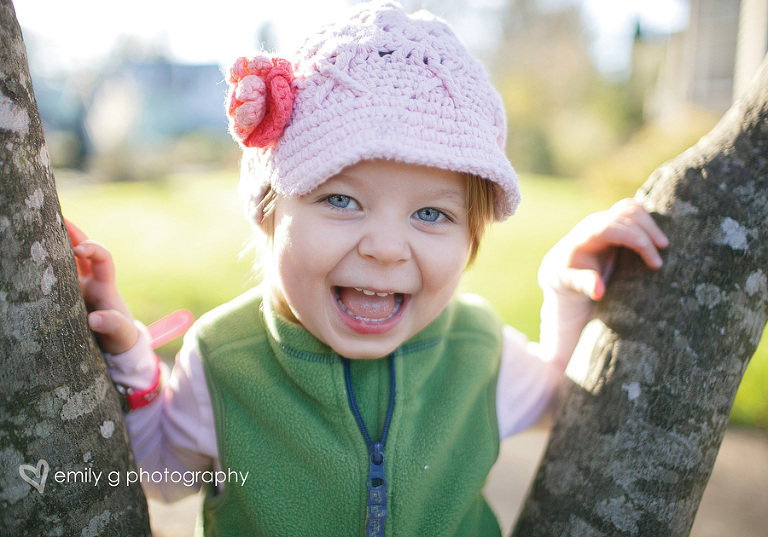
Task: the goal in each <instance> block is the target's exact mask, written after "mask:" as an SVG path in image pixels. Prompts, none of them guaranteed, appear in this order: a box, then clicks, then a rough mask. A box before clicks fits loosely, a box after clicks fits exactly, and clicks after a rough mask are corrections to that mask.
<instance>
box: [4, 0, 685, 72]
mask: <svg viewBox="0 0 768 537" xmlns="http://www.w3.org/2000/svg"><path fill="white" fill-rule="evenodd" d="M466 1H467V2H468V3H469V4H470V5H475V6H478V7H481V8H482V7H485V8H488V7H489V6H491V7H492V6H495V5H498V4H499V3H503V2H504V0H466ZM544 1H548V2H551V3H557V2H564V1H573V2H577V3H579V4H582V5H583V7H584V9H585V14H586V15H587V17H588V19H589V20H591V22H592V24H593V26H594V28H595V31H596V32H597V36H598V41H597V43H596V45H595V54H596V57H597V58H598V59H599V60H600V61H601V62H602V65H603V67H604V68H605V69H607V70H611V69H613V68H614V67H620V66H621V63H622V61H625V60H626V55H627V54H628V46H629V42H628V39H629V38H630V37H631V35H632V33H633V31H634V25H635V21H636V20H637V19H638V18H640V20H641V21H642V22H643V24H644V26H645V27H646V28H648V29H651V30H656V31H660V32H668V31H676V30H679V29H681V28H683V27H685V25H686V24H687V20H688V2H687V0H544ZM349 3H350V2H349V0H274V1H264V0H249V1H244V0H216V1H215V2H199V3H194V5H193V3H191V2H189V0H130V1H127V2H115V1H105V0H15V1H14V5H15V7H16V13H17V17H18V20H19V22H20V24H21V26H22V27H23V28H24V29H26V30H28V31H32V32H34V34H35V37H36V38H37V39H39V40H41V41H42V43H41V44H42V45H44V46H45V47H46V49H49V50H52V51H55V52H54V53H53V55H52V56H50V57H49V56H46V61H48V62H52V63H61V64H62V65H63V66H67V67H70V66H81V65H83V64H87V63H89V62H92V61H93V60H94V59H95V58H99V57H103V56H104V55H105V54H106V53H107V52H109V51H110V49H111V48H112V46H113V44H114V42H115V39H116V38H117V37H118V36H119V35H120V34H132V35H136V36H139V37H143V38H147V39H151V40H154V41H155V42H157V41H160V42H162V43H163V44H164V45H165V46H166V47H167V50H169V51H170V52H171V54H172V55H173V56H174V57H175V58H176V59H179V60H181V61H187V62H215V63H220V64H221V63H228V62H229V61H231V60H232V59H233V58H235V57H237V56H241V55H248V54H251V53H253V51H254V49H255V44H254V41H255V39H254V36H255V34H256V31H257V30H258V29H259V27H261V26H262V25H263V24H264V23H265V22H267V21H272V24H273V27H274V29H275V30H276V32H277V36H278V39H279V42H278V45H279V47H280V49H281V50H286V51H292V50H294V49H295V48H296V47H297V46H298V45H299V44H300V43H301V41H302V40H303V36H304V35H305V34H306V33H307V32H309V31H311V30H313V29H315V28H316V27H317V26H318V25H319V24H322V23H325V22H330V21H332V20H334V19H335V18H336V16H337V15H338V13H339V11H341V10H342V9H344V8H345V7H346V6H347V5H348V4H349ZM214 4H215V6H214ZM451 22H452V23H453V24H454V26H456V27H457V30H458V32H459V33H460V34H461V35H462V37H463V38H464V39H465V40H466V41H467V42H468V43H469V44H470V46H472V44H473V40H475V39H479V37H477V36H480V35H482V34H485V35H486V36H487V35H493V32H489V33H488V32H483V31H482V25H483V23H482V22H480V23H478V21H477V20H474V21H470V22H467V21H464V20H462V21H451ZM462 25H464V28H462ZM477 30H480V31H477ZM467 34H470V35H467ZM474 34H477V36H475V35H474ZM476 42H477V43H478V46H482V44H483V43H482V41H481V40H477V41H476Z"/></svg>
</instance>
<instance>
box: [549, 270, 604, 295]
mask: <svg viewBox="0 0 768 537" xmlns="http://www.w3.org/2000/svg"><path fill="white" fill-rule="evenodd" d="M560 285H561V286H562V287H563V288H565V289H569V290H571V291H574V292H576V293H581V294H583V295H586V296H588V297H589V298H591V299H592V300H600V299H601V298H603V296H604V295H605V282H604V281H603V278H602V277H601V276H600V274H599V273H598V272H597V271H594V270H591V269H566V270H564V271H563V272H562V273H561V274H560Z"/></svg>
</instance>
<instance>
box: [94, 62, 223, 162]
mask: <svg viewBox="0 0 768 537" xmlns="http://www.w3.org/2000/svg"><path fill="white" fill-rule="evenodd" d="M225 90H226V85H225V84H224V75H223V74H222V72H221V70H220V69H219V67H218V66H216V65H182V64H175V63H171V62H169V61H163V60H160V61H153V62H146V63H124V64H121V65H118V66H117V67H116V68H115V69H114V70H113V71H112V72H109V73H105V74H103V75H102V76H101V78H100V81H99V83H98V84H97V85H96V87H95V88H94V90H93V94H92V95H91V99H90V106H89V107H88V111H87V113H86V125H87V128H88V132H89V133H90V135H91V141H92V144H93V147H94V151H96V152H102V151H105V150H110V149H113V148H114V146H115V144H121V143H127V144H130V145H133V146H136V147H138V148H140V149H151V148H153V147H156V146H157V145H158V144H160V145H162V144H164V143H167V142H169V141H171V140H173V139H175V138H178V137H179V136H183V135H185V134H189V133H191V132H206V133H210V134H211V135H212V136H226V135H227V132H226V128H227V123H226V116H225V115H224V95H225Z"/></svg>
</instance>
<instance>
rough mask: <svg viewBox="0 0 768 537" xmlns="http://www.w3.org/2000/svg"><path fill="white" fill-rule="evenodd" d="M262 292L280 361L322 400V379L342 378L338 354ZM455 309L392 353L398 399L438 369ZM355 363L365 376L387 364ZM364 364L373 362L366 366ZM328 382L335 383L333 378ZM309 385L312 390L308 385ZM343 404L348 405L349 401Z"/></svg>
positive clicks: (265, 316)
mask: <svg viewBox="0 0 768 537" xmlns="http://www.w3.org/2000/svg"><path fill="white" fill-rule="evenodd" d="M263 293H264V295H263V296H264V298H263V302H262V315H263V322H264V326H265V327H266V329H267V333H268V334H269V339H270V344H271V346H272V348H273V350H274V352H275V355H276V357H277V358H278V361H279V362H280V363H281V365H282V366H283V368H284V369H285V370H286V372H287V373H288V374H289V375H290V376H291V377H292V378H293V379H294V380H295V381H296V382H297V383H299V384H301V385H302V387H303V388H304V389H305V390H307V391H309V392H310V393H312V394H313V395H314V396H315V397H319V396H320V395H321V394H319V393H315V392H316V389H315V388H316V386H317V384H318V383H320V384H323V383H324V382H323V381H322V379H321V377H323V376H324V375H330V376H332V377H334V378H337V381H338V377H339V376H340V375H343V372H342V365H341V359H340V356H339V354H338V353H336V352H335V351H334V350H333V349H332V348H331V347H329V346H328V345H326V344H325V343H323V342H321V341H320V340H318V339H317V338H316V337H315V336H313V335H312V334H311V333H310V332H309V331H308V330H307V329H306V328H304V327H303V326H302V325H300V324H298V323H295V322H292V321H290V320H288V319H286V318H285V317H284V316H282V315H280V314H279V313H278V312H277V311H276V308H275V306H274V303H273V300H272V297H271V294H270V291H269V289H268V288H267V286H264V289H263ZM453 309H454V304H453V302H451V303H450V304H449V306H448V307H447V308H446V309H445V310H444V311H443V312H442V313H441V314H440V315H439V316H438V317H437V318H436V319H435V320H434V321H432V323H430V324H429V325H428V326H427V327H426V328H424V329H423V330H422V331H421V332H419V333H418V334H416V335H415V336H413V337H412V338H410V339H409V340H407V341H405V342H404V343H403V344H402V345H400V347H398V348H397V349H395V351H394V353H393V354H394V356H395V372H396V373H395V374H396V375H397V384H398V389H397V391H398V399H400V398H401V397H403V398H407V397H409V396H410V395H412V394H414V393H417V392H418V391H419V389H420V388H421V386H422V385H423V384H424V383H425V382H426V381H427V380H428V379H429V377H430V375H431V373H432V371H433V370H434V369H435V368H436V367H437V366H438V363H439V360H440V356H441V355H442V354H443V351H444V347H445V338H446V333H447V331H448V329H449V327H450V324H451V321H452V318H453ZM354 362H355V365H356V370H357V369H359V370H361V371H362V372H363V374H365V371H367V370H371V371H373V370H377V371H379V370H380V371H384V370H385V369H386V367H383V366H385V365H386V363H385V362H386V361H385V360H380V359H379V360H354ZM364 362H370V363H369V364H364ZM374 362H381V364H379V363H376V364H374ZM308 364H328V365H329V366H331V367H327V368H321V367H310V366H308ZM333 366H335V367H333ZM307 367H309V368H310V369H311V370H312V373H311V374H310V375H308V376H305V375H304V374H303V373H301V372H300V371H303V370H304V369H306V368H307ZM332 370H336V371H335V372H333V371H332ZM356 374H357V373H356ZM326 380H327V381H329V382H333V381H331V379H330V378H329V379H326ZM306 382H310V384H311V385H312V387H309V386H305V385H304V384H305V383H306ZM325 395H326V396H327V395H329V394H327V393H326V394H325ZM342 403H343V404H344V405H346V404H347V403H346V400H344V401H342Z"/></svg>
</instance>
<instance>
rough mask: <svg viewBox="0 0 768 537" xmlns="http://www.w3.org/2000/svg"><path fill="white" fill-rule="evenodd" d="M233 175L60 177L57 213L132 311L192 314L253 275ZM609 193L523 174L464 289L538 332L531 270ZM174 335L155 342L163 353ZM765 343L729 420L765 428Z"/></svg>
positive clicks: (148, 315) (143, 315)
mask: <svg viewBox="0 0 768 537" xmlns="http://www.w3.org/2000/svg"><path fill="white" fill-rule="evenodd" d="M236 186H237V174H236V173H235V172H233V173H206V174H185V175H183V174H178V175H174V176H171V177H168V178H167V179H166V180H165V181H162V182H152V183H109V184H98V185H74V184H70V185H67V183H66V182H63V184H62V186H60V188H59V197H60V200H61V204H62V211H63V213H64V215H65V216H66V217H67V218H69V219H70V220H72V221H73V222H74V223H76V224H77V225H78V226H79V227H81V228H82V229H83V230H84V231H85V232H86V233H87V234H88V235H89V236H90V237H91V238H93V239H95V240H98V241H99V242H101V243H103V244H104V245H105V246H107V247H108V248H109V250H110V251H111V253H112V255H113V257H114V259H115V264H116V267H117V279H118V285H119V287H120V290H121V292H122V293H123V295H124V296H125V298H126V300H127V301H128V304H129V305H130V307H131V309H132V311H133V313H134V315H135V316H136V317H137V318H138V319H141V320H142V321H144V322H146V323H149V322H151V321H153V320H155V319H157V318H159V317H161V316H162V315H165V314H166V313H169V312H171V311H173V310H175V309H178V308H187V309H190V310H191V311H192V312H193V313H194V314H195V317H198V316H200V315H201V314H202V313H204V312H206V311H208V310H210V309H212V308H214V307H216V306H217V305H219V304H222V303H223V302H226V301H227V300H229V299H231V298H234V297H235V296H237V295H239V294H240V293H242V292H243V291H244V290H245V289H247V288H248V287H250V286H252V285H254V283H255V282H256V281H257V280H256V279H255V277H254V270H253V265H254V261H255V257H254V256H255V254H254V253H253V251H249V252H247V253H245V254H244V255H241V253H242V252H243V251H244V248H245V245H246V243H247V242H248V240H249V239H250V237H251V233H250V229H249V227H248V225H247V223H246V222H245V219H244V218H243V215H242V210H241V205H240V203H239V200H238V199H237V196H236ZM613 201H615V200H613V199H607V198H601V197H599V196H598V195H595V194H593V193H589V192H586V191H585V190H584V188H583V187H582V186H581V185H580V184H579V183H577V182H574V181H566V180H559V179H556V178H548V177H531V176H528V177H525V178H524V179H523V203H522V204H521V206H520V209H519V210H518V213H517V214H516V215H515V216H514V217H513V218H511V219H509V220H508V221H507V222H505V223H503V224H497V225H495V226H493V227H492V228H491V230H490V231H489V232H488V235H487V236H486V239H485V240H484V242H483V246H482V248H481V250H480V255H479V256H478V259H477V261H476V262H475V264H474V265H473V266H472V267H471V268H470V269H469V270H468V271H467V273H466V274H465V277H464V280H463V282H462V284H461V289H462V290H463V291H469V292H473V293H477V294H479V295H482V296H484V297H486V298H487V299H488V300H490V301H491V303H492V304H493V305H494V306H495V307H496V309H497V310H498V311H499V313H500V314H501V316H502V317H503V318H504V320H505V321H506V322H508V323H509V324H511V325H512V326H514V327H516V328H517V329H519V330H521V331H522V332H524V333H525V334H527V335H528V336H529V337H530V338H531V339H534V340H535V339H537V338H538V331H539V327H538V323H539V315H538V312H539V307H540V306H541V292H540V290H539V288H538V285H537V283H536V272H537V270H538V266H539V263H540V261H541V258H542V257H543V256H544V254H545V253H546V251H547V250H549V248H550V247H551V246H552V245H553V244H554V243H555V242H557V240H558V239H559V238H560V237H562V236H563V235H564V234H565V233H566V232H567V231H568V230H569V229H570V228H571V227H573V225H574V224H575V223H576V222H578V221H579V220H581V219H582V218H583V217H584V216H586V215H587V214H589V213H591V212H594V211H597V210H601V209H605V208H607V207H608V206H610V205H611V203H612V202H613ZM179 345H180V341H178V340H177V341H175V342H172V343H170V344H168V345H166V346H165V347H163V348H162V349H161V350H162V351H163V353H164V354H165V355H166V357H168V356H172V355H173V354H174V353H175V352H176V351H177V350H178V348H179ZM765 386H768V343H765V342H764V343H762V344H761V346H760V348H759V349H758V352H757V354H756V355H755V357H754V358H753V360H752V363H751V364H750V366H749V368H748V370H747V372H746V374H745V376H744V380H743V381H742V384H741V388H740V390H739V393H738V395H737V398H736V402H735V404H734V409H733V413H732V419H733V421H735V422H737V423H741V424H745V425H751V426H759V427H764V428H768V393H766V389H765Z"/></svg>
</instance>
